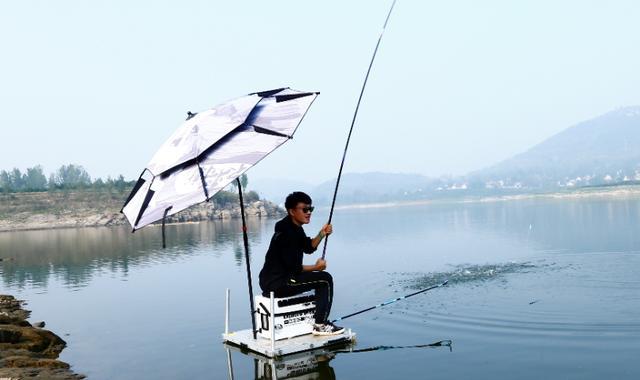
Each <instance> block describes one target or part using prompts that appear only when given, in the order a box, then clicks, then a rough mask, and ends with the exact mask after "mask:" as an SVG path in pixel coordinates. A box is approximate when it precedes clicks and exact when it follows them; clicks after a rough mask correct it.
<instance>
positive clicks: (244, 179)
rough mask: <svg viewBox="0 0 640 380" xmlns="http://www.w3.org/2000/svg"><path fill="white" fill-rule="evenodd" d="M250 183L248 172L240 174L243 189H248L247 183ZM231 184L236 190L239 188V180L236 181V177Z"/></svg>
mask: <svg viewBox="0 0 640 380" xmlns="http://www.w3.org/2000/svg"><path fill="white" fill-rule="evenodd" d="M248 183H249V178H248V177H247V174H246V173H243V174H242V175H241V176H240V184H241V185H242V189H243V190H246V189H247V184H248ZM231 186H232V187H233V188H234V189H236V190H237V189H238V181H236V180H235V179H234V180H233V182H231Z"/></svg>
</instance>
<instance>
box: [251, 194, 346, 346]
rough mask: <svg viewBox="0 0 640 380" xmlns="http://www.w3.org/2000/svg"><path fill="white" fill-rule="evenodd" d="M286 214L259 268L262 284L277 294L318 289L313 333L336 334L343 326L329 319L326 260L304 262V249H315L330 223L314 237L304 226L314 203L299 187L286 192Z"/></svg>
mask: <svg viewBox="0 0 640 380" xmlns="http://www.w3.org/2000/svg"><path fill="white" fill-rule="evenodd" d="M284 207H285V208H286V209H287V216H286V217H284V218H283V219H282V220H280V221H278V222H277V223H276V226H275V232H274V234H273V237H272V238H271V243H270V244H269V250H268V251H267V255H266V257H265V260H264V266H263V267H262V270H261V271H260V288H262V291H263V295H264V296H267V297H268V296H269V293H270V292H274V294H275V296H276V297H290V296H293V295H296V294H300V293H302V292H306V291H308V290H312V289H313V290H315V297H316V312H315V315H314V318H315V323H314V325H313V334H314V335H337V334H341V333H342V332H344V328H342V327H339V326H336V325H334V324H332V323H331V322H329V320H328V319H329V312H330V311H331V303H332V301H333V279H332V277H331V275H330V274H329V273H328V272H325V271H324V270H325V269H326V267H327V262H326V261H325V260H323V259H318V260H316V263H315V264H314V265H303V264H302V253H303V252H304V253H313V252H314V251H315V250H316V248H318V245H320V242H321V241H322V239H323V238H324V237H325V236H327V235H329V234H331V232H333V229H332V227H331V225H330V224H325V225H324V226H323V227H322V228H321V229H320V232H318V235H316V237H314V238H313V239H311V238H309V237H308V236H307V235H306V234H305V232H304V229H303V228H302V225H303V224H307V223H309V221H310V220H311V213H312V212H313V206H311V197H309V196H308V195H307V194H305V193H303V192H300V191H296V192H293V193H291V194H289V195H288V196H287V199H286V201H285V203H284Z"/></svg>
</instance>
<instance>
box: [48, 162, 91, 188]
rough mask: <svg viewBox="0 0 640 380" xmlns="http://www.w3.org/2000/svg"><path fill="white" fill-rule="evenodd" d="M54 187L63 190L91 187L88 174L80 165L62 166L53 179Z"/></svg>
mask: <svg viewBox="0 0 640 380" xmlns="http://www.w3.org/2000/svg"><path fill="white" fill-rule="evenodd" d="M55 181H56V185H57V186H58V187H61V188H63V189H74V188H79V187H87V186H90V185H91V177H90V176H89V173H87V171H86V170H85V169H84V168H83V167H82V166H81V165H74V164H69V165H62V166H61V167H60V169H58V172H57V174H56V177H55Z"/></svg>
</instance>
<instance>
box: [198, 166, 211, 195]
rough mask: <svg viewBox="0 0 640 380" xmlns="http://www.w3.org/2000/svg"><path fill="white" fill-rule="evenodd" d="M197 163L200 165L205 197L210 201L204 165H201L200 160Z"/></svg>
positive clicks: (199, 171)
mask: <svg viewBox="0 0 640 380" xmlns="http://www.w3.org/2000/svg"><path fill="white" fill-rule="evenodd" d="M196 165H198V173H200V181H201V182H202V190H204V197H205V199H206V200H207V201H208V200H209V191H208V190H207V182H206V180H205V178H204V170H202V166H200V163H199V162H196Z"/></svg>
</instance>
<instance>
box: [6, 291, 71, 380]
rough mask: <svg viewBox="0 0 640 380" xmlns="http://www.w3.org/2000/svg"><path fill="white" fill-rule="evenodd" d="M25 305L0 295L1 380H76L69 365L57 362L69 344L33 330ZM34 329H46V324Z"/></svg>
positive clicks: (10, 297) (43, 331) (36, 324)
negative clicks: (31, 379)
mask: <svg viewBox="0 0 640 380" xmlns="http://www.w3.org/2000/svg"><path fill="white" fill-rule="evenodd" d="M24 304H25V303H24V302H23V301H19V300H16V299H15V298H14V297H13V296H8V295H0V379H26V378H38V379H58V380H77V379H83V378H84V375H79V374H76V373H73V372H72V371H71V370H70V369H69V364H67V363H65V362H62V361H60V360H57V358H58V356H59V355H60V352H62V350H63V349H64V348H65V346H66V344H67V343H66V342H65V341H64V340H62V338H60V337H59V336H57V335H56V334H54V333H53V332H51V331H48V330H44V329H42V328H36V327H33V326H32V325H31V324H30V323H29V322H27V321H26V318H27V317H28V316H29V315H30V312H29V311H28V310H24V309H22V305H24ZM34 325H35V326H39V327H44V325H45V323H44V322H36V323H34Z"/></svg>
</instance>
